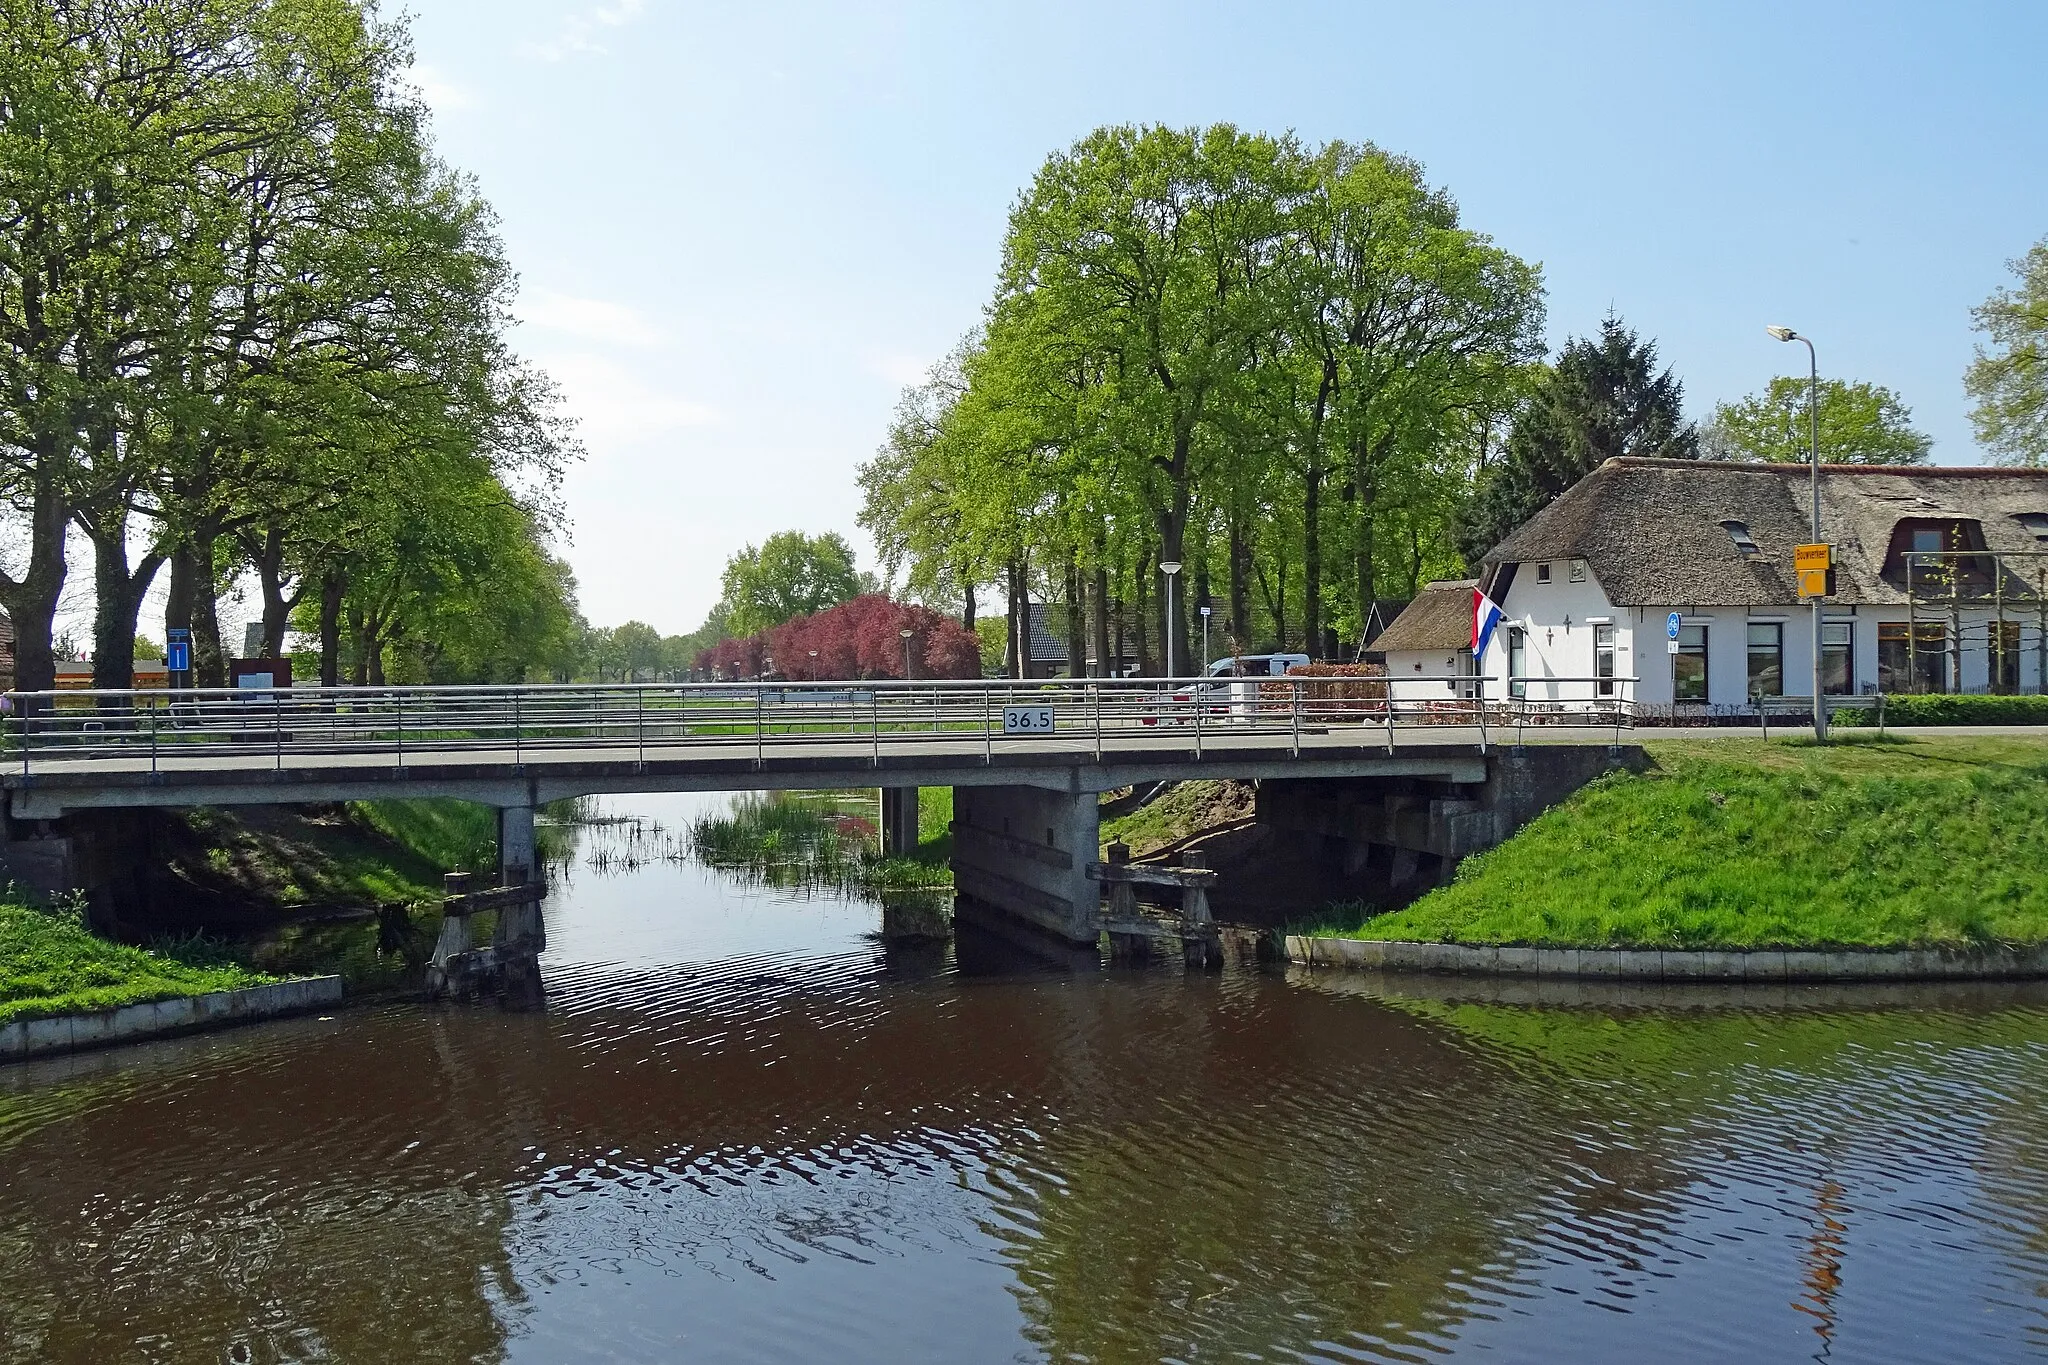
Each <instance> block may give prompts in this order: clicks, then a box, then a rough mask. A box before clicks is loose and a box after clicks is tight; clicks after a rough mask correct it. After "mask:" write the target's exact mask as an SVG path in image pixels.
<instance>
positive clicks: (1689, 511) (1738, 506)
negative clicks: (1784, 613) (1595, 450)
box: [1485, 458, 2048, 607]
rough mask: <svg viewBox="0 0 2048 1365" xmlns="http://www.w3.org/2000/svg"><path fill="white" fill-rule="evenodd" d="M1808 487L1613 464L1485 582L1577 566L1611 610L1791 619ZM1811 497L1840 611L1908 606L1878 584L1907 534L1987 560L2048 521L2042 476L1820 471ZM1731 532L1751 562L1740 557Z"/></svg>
mask: <svg viewBox="0 0 2048 1365" xmlns="http://www.w3.org/2000/svg"><path fill="white" fill-rule="evenodd" d="M1809 480H1810V473H1809V469H1808V466H1806V465H1794V464H1732V463H1725V462H1722V461H1716V460H1648V459H1632V458H1621V459H1613V460H1609V461H1607V462H1606V463H1605V464H1603V465H1601V466H1600V467H1599V468H1598V469H1596V470H1594V471H1593V472H1592V473H1590V474H1588V475H1587V476H1586V477H1585V478H1583V479H1581V480H1579V482H1578V483H1576V484H1574V485H1573V486H1572V487H1571V488H1570V489H1569V490H1568V491H1567V492H1566V493H1565V494H1564V495H1563V496H1562V497H1560V498H1559V499H1558V500H1557V501H1556V502H1553V503H1551V504H1550V506H1548V507H1546V508H1544V509H1543V510H1542V511H1541V512H1538V513H1537V514H1536V515H1535V516H1533V517H1531V518H1530V519H1529V520H1528V521H1527V522H1526V523H1524V524H1523V525H1522V527H1521V528H1520V529H1519V530H1517V531H1516V532H1515V533H1514V534H1513V535H1510V536H1509V537H1508V538H1507V539H1506V540H1504V541H1502V542H1501V543H1500V544H1499V545H1498V546H1496V547H1494V549H1493V551H1492V552H1491V553H1490V554H1488V555H1487V556H1486V562H1485V568H1486V570H1487V572H1488V573H1489V575H1491V573H1492V571H1493V570H1495V569H1496V568H1498V567H1499V566H1501V565H1507V564H1527V563H1534V562H1541V561H1556V560H1562V559H1572V558H1579V559H1584V560H1585V561H1586V562H1587V564H1588V565H1589V566H1590V567H1591V568H1592V571H1593V576H1594V577H1595V578H1596V579H1598V580H1599V583H1600V586H1601V587H1602V589H1604V590H1605V592H1606V594H1607V600H1608V601H1610V602H1612V603H1614V604H1615V605H1616V606H1656V607H1662V606H1677V605H1699V606H1731V607H1733V606H1783V605H1790V604H1792V603H1794V602H1796V601H1797V600H1798V589H1797V583H1796V580H1795V578H1794V575H1793V572H1792V550H1793V547H1794V546H1796V545H1800V544H1803V543H1804V542H1805V541H1806V539H1807V537H1808V535H1809V534H1810V532H1811V529H1812V528H1811V517H1812V494H1811V491H1810V489H1811V485H1810V481H1809ZM1820 492H1821V536H1822V538H1823V539H1824V540H1827V541H1830V542H1832V543H1833V545H1834V546H1835V566H1836V596H1835V598H1834V599H1833V600H1835V601H1839V602H1871V603H1903V602H1904V601H1905V600H1906V594H1905V585H1904V582H1903V580H1902V577H1901V575H1900V574H1899V573H1898V572H1897V571H1896V569H1894V571H1893V572H1892V573H1890V574H1887V573H1886V572H1885V570H1886V566H1887V556H1888V555H1890V554H1891V551H1892V549H1893V546H1894V536H1895V534H1896V533H1897V532H1898V528H1899V524H1900V523H1901V522H1904V521H1911V520H1915V519H1929V520H1937V521H1948V522H1976V523H1977V524H1978V525H1979V526H1980V527H1981V528H1982V534H1983V548H1984V549H1987V550H2004V551H2020V550H2048V541H2044V540H2042V539H2039V538H2037V537H2036V534H2035V531H2034V529H2033V528H2032V527H2030V526H2029V525H2027V524H2025V523H2023V522H2022V521H2021V520H2020V518H2021V517H2022V516H2031V517H2042V516H2048V470H2040V469H1995V468H1984V467H1978V466H1969V467H1947V468H1944V467H1938V466H1926V467H1889V466H1877V465H1823V466H1821V489H1820ZM1727 522H1735V523H1739V524H1740V526H1741V527H1742V528H1743V529H1744V530H1745V531H1746V532H1747V533H1748V535H1749V538H1750V540H1751V541H1752V542H1753V543H1754V544H1755V546H1756V549H1757V553H1755V554H1744V553H1743V551H1742V550H1741V549H1740V548H1738V546H1737V542H1736V540H1735V538H1734V536H1733V535H1731V533H1730V530H1729V528H1728V526H1726V525H1725V524H1724V523H1727ZM1893 562H1894V563H1895V562H1896V561H1895V560H1894V561H1893Z"/></svg>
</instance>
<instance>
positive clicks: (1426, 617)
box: [1372, 578, 1479, 650]
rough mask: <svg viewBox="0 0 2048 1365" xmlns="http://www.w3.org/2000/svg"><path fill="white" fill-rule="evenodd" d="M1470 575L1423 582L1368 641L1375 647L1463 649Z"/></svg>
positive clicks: (1468, 635)
mask: <svg viewBox="0 0 2048 1365" xmlns="http://www.w3.org/2000/svg"><path fill="white" fill-rule="evenodd" d="M1477 586H1479V581H1478V580H1477V579H1474V578H1458V579H1450V580H1446V581H1443V582H1437V583H1425V584H1423V585H1422V591H1421V592H1419V593H1417V594H1416V595H1415V600H1414V601H1413V602H1410V603H1409V604H1408V606H1407V608H1406V609H1405V610H1403V611H1402V613H1401V614H1400V615H1399V616H1396V617H1395V618H1394V624H1392V625H1390V626H1388V627H1387V628H1386V629H1385V630H1383V631H1381V632H1380V635H1379V638H1378V639H1376V640H1374V641H1373V642H1372V647H1373V648H1374V649H1376V650H1415V649H1423V650H1439V649H1464V648H1466V647H1467V646H1469V645H1470V644H1471V643H1472V589H1474V588H1475V587H1477Z"/></svg>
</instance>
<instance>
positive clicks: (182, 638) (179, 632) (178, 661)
mask: <svg viewBox="0 0 2048 1365" xmlns="http://www.w3.org/2000/svg"><path fill="white" fill-rule="evenodd" d="M165 636H166V638H165V640H164V671H165V672H167V673H169V674H170V675H171V678H170V681H171V686H173V687H176V686H178V685H179V684H180V683H182V682H183V681H184V679H183V678H181V677H179V676H178V675H179V674H181V673H190V672H191V671H192V632H191V631H190V630H189V629H187V628H186V627H184V626H172V627H171V628H170V630H168V631H166V632H165Z"/></svg>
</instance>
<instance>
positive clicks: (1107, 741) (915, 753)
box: [0, 678, 1630, 943]
mask: <svg viewBox="0 0 2048 1365" xmlns="http://www.w3.org/2000/svg"><path fill="white" fill-rule="evenodd" d="M9 700H10V702H11V704H12V708H13V711H12V716H11V719H10V723H9V726H8V749H7V752H6V753H5V754H4V755H0V788H4V797H5V817H6V819H5V824H6V834H7V839H6V840H5V842H4V844H0V860H4V862H5V864H6V866H7V867H8V868H9V869H10V870H11V871H12V873H13V875H14V876H16V877H17V878H18V879H20V880H23V881H25V882H28V883H30V884H32V885H33V884H40V885H49V884H51V883H53V882H55V883H62V882H65V881H66V880H67V879H68V880H69V881H70V882H71V883H73V884H77V883H78V882H80V881H81V880H83V879H87V878H89V877H90V875H91V865H92V864H94V863H95V862H96V861H104V860H105V859H106V858H108V857H110V856H115V855H114V854H113V852H112V850H113V849H114V848H115V847H116V846H117V845H118V841H119V813H120V812H122V811H133V810H135V809H137V808H146V807H178V806H201V805H205V806H232V805H249V804H271V803H276V804H299V803H311V802H330V801H344V800H363V799H374V798H391V797H457V798H461V799H464V800H469V801H476V802H481V803H484V804H486V805H491V806H495V807H497V809H498V811H499V835H500V837H499V851H500V859H501V863H502V867H501V871H504V872H508V873H509V872H511V871H512V870H513V869H515V868H517V869H528V870H530V869H531V868H532V867H533V865H534V851H533V849H534V844H533V816H534V811H535V809H536V808H537V807H538V806H540V805H542V804H543V803H545V802H547V801H550V800H555V799H558V798H562V797H569V796H583V795H593V794H628V793H639V792H676V791H730V790H744V789H788V788H812V789H816V788H867V787H875V788H880V789H882V793H883V797H882V803H881V815H882V821H881V823H882V835H883V843H884V846H885V848H888V849H892V850H901V849H904V848H906V847H907V846H908V845H909V844H911V843H914V841H915V838H916V822H917V801H916V792H917V789H918V788H921V787H928V786H943V787H951V788H953V790H954V829H953V833H954V864H953V870H954V877H955V884H956V886H957V887H958V889H959V890H960V891H961V892H962V893H963V894H966V895H968V896H971V897H973V898H974V899H976V900H978V901H981V902H984V903H985V904H987V905H989V906H991V907H994V908H996V909H998V910H1001V911H1004V912H1007V913H1008V914H1010V915H1013V916H1015V917H1017V918H1019V919H1022V920H1025V921H1028V922H1029V923H1031V924H1033V925H1035V926H1037V927H1038V928H1039V929H1041V930H1044V931H1047V932H1049V933H1052V934H1054V935H1057V936H1059V937H1061V938H1065V939H1068V940H1070V941H1072V942H1075V943H1093V942H1095V940H1096V936H1097V934H1098V932H1099V928H1100V900H1101V890H1100V887H1099V886H1098V885H1097V884H1096V883H1094V882H1093V881H1091V880H1090V879H1089V877H1088V875H1087V868H1088V865H1089V864H1090V863H1092V862H1094V861H1095V860H1096V859H1097V856H1098V849H1099V843H1100V840H1099V828H1098V815H1097V812H1098V798H1099V796H1100V794H1101V793H1103V792H1107V791H1113V790H1117V789H1120V788H1125V787H1132V786H1137V785H1142V784H1149V783H1155V782H1160V781H1176V780H1184V779H1189V778H1234V779H1248V780H1256V781H1258V782H1260V783H1261V784H1262V785H1261V790H1262V801H1261V818H1262V819H1266V818H1269V817H1268V809H1269V808H1270V812H1271V814H1270V818H1271V819H1273V820H1275V821H1280V822H1292V825H1293V826H1295V827H1298V828H1300V829H1301V830H1302V831H1304V832H1309V833H1314V834H1317V835H1319V836H1321V837H1324V838H1337V839H1340V840H1341V839H1346V838H1349V839H1351V840H1352V841H1353V842H1354V843H1356V844H1358V845H1359V846H1360V849H1359V851H1356V852H1354V853H1352V854H1349V855H1347V857H1348V858H1350V859H1352V860H1354V861H1356V862H1357V863H1359V864H1360V865H1362V863H1363V862H1364V860H1366V859H1368V858H1369V857H1370V856H1371V850H1372V849H1373V848H1374V847H1376V846H1380V847H1384V848H1385V849H1387V850H1388V853H1387V856H1389V857H1391V858H1394V859H1396V860H1397V861H1398V860H1399V859H1400V858H1402V857H1404V856H1405V857H1408V858H1410V859H1411V860H1412V859H1418V858H1422V857H1430V858H1434V859H1438V860H1439V861H1440V862H1442V863H1443V864H1444V865H1449V863H1452V862H1455V859H1456V857H1457V856H1460V855H1461V854H1462V853H1463V852H1468V851H1471V849H1472V848H1474V847H1485V846H1489V845H1490V844H1491V843H1493V842H1497V841H1498V840H1499V839H1500V838H1503V837H1505V836H1506V834H1507V833H1509V832H1511V831H1512V828H1513V827H1515V826H1518V825H1519V824H1520V823H1521V822H1522V821H1523V820H1526V819H1527V818H1529V816H1530V815H1533V814H1534V813H1535V812H1536V811H1537V810H1540V809H1541V808H1542V806H1543V805H1544V804H1547V803H1548V801H1550V800H1554V799H1555V798H1556V796H1557V795H1561V794H1562V793H1563V792H1564V791H1569V790H1570V789H1571V788H1572V787H1575V786H1577V785H1578V784H1579V783H1580V782H1583V781H1584V780H1586V779H1587V777H1589V776H1592V775H1595V774H1597V773H1598V772H1599V771H1601V770H1603V769H1604V768H1606V767H1607V766H1609V765H1610V764H1611V763H1612V762H1613V761H1615V760H1616V757H1617V756H1618V755H1619V754H1620V753H1621V749H1620V746H1621V744H1622V741H1623V739H1624V738H1625V737H1626V736H1627V735H1628V727H1629V723H1630V717H1629V714H1628V708H1627V706H1626V704H1625V703H1614V702H1610V703H1607V704H1606V705H1605V707H1604V709H1602V710H1599V711H1593V710H1589V709H1588V708H1586V707H1585V706H1583V705H1582V706H1581V707H1579V708H1578V709H1576V710H1574V709H1570V708H1568V707H1559V706H1556V705H1555V704H1548V705H1547V706H1546V705H1545V704H1534V705H1535V707H1536V709H1531V707H1532V704H1531V703H1526V702H1516V703H1484V702H1482V701H1480V700H1478V699H1476V698H1475V699H1467V700H1462V701H1452V702H1432V703H1418V702H1397V701H1392V700H1389V699H1388V698H1387V697H1386V696H1385V692H1384V686H1383V685H1382V684H1379V683H1378V682H1377V681H1376V680H1366V679H1356V678H1345V679H1311V678H1275V679H1256V680H1254V679H1245V680H1223V681H1221V682H1218V681H1215V680H1207V681H1193V680H1191V681H1181V682H1173V681H1163V680H1125V679H1116V680H1094V679H1080V680H1054V681H1051V682H1046V683H1036V682H1033V683H1010V682H1002V683H984V682H911V683H904V682H894V683H860V684H843V683H841V684H780V683H761V684H749V685H744V686H741V685H727V684H680V685H646V686H639V685H623V686H611V687H578V686H571V687H505V688H328V689H320V688H296V689H289V690H264V691H233V690H215V691H196V690H187V691H177V692H168V693H165V692H71V693H43V694H15V695H14V696H12V697H10V699H9ZM1524 741H1532V742H1527V743H1526V744H1525V743H1524ZM1533 741H1540V742H1533ZM1325 790H1326V791H1327V792H1328V793H1329V794H1330V796H1331V797H1332V801H1333V803H1334V804H1332V805H1331V807H1330V809H1331V810H1335V811H1341V812H1343V813H1342V814H1341V815H1340V816H1332V815H1330V814H1329V813H1328V812H1326V811H1323V810H1322V808H1321V807H1320V805H1319V804H1318V802H1317V801H1316V800H1315V798H1314V793H1316V792H1318V791H1325ZM1268 794H1270V796H1269V795H1268ZM1340 826H1341V828H1340ZM1411 871H1412V863H1411Z"/></svg>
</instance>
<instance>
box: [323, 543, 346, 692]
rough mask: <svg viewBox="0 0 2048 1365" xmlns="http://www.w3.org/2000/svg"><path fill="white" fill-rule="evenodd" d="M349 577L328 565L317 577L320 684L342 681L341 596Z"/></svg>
mask: <svg viewBox="0 0 2048 1365" xmlns="http://www.w3.org/2000/svg"><path fill="white" fill-rule="evenodd" d="M347 588H348V580H347V579H346V578H345V577H343V576H342V573H341V570H339V569H329V570H328V571H327V572H326V573H325V574H323V575H322V576H321V578H320V685H321V686H322V687H335V686H338V685H339V684H340V682H341V599H342V596H343V594H344V593H345V592H346V591H347Z"/></svg>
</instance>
